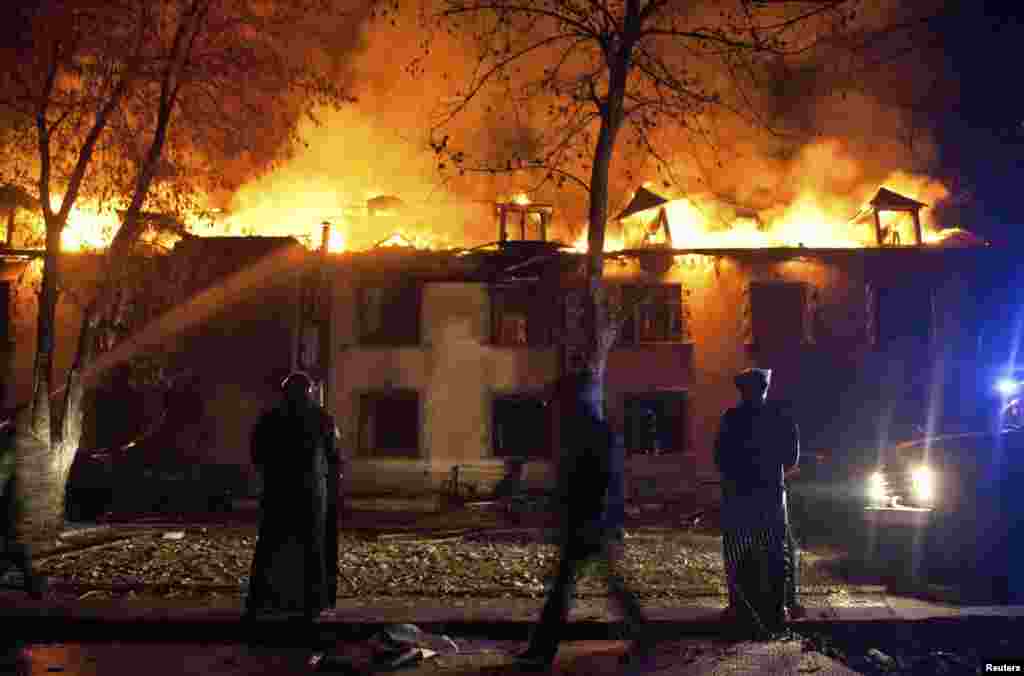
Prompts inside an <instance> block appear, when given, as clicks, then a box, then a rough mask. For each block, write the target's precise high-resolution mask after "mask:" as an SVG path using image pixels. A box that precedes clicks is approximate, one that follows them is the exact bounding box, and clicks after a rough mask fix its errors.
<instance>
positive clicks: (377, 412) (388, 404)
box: [359, 390, 420, 458]
mask: <svg viewBox="0 0 1024 676" xmlns="http://www.w3.org/2000/svg"><path fill="white" fill-rule="evenodd" d="M359 413H360V421H359V449H360V451H361V452H362V454H363V455H369V456H377V457H394V458H418V457H419V455H420V398H419V394H418V393H416V392H414V391H411V390H397V391H392V392H372V393H368V394H364V395H362V397H361V398H360V402H359Z"/></svg>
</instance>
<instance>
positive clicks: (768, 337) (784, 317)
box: [750, 282, 807, 348]
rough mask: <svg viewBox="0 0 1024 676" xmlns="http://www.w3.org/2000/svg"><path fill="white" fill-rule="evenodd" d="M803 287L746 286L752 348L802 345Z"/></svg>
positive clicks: (785, 284)
mask: <svg viewBox="0 0 1024 676" xmlns="http://www.w3.org/2000/svg"><path fill="white" fill-rule="evenodd" d="M806 312H807V287H806V286H805V285H804V284H803V283H801V282H754V283H752V284H751V285H750V322H751V334H752V338H753V340H754V345H755V346H756V347H767V348H772V347H792V346H794V345H800V344H801V343H803V342H804V320H805V314H806Z"/></svg>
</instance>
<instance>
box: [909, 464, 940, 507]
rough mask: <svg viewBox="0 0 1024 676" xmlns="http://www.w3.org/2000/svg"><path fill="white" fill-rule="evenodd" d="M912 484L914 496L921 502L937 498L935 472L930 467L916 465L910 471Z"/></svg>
mask: <svg viewBox="0 0 1024 676" xmlns="http://www.w3.org/2000/svg"><path fill="white" fill-rule="evenodd" d="M910 484H911V488H912V489H913V491H914V497H915V498H917V499H918V500H920V501H921V502H931V501H932V500H933V499H934V498H935V472H933V471H932V470H931V468H930V467H928V466H926V465H920V466H918V467H915V468H914V469H913V470H912V471H911V473H910Z"/></svg>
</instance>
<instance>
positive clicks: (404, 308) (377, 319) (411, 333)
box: [359, 282, 420, 345]
mask: <svg viewBox="0 0 1024 676" xmlns="http://www.w3.org/2000/svg"><path fill="white" fill-rule="evenodd" d="M359 309H360V320H361V322H360V323H361V325H360V341H361V342H362V343H365V344H370V345H416V344H418V343H419V342H420V286H419V285H418V284H415V283H409V282H405V283H396V284H393V285H386V284H381V285H379V286H377V285H375V286H365V287H363V288H362V289H360V292H359Z"/></svg>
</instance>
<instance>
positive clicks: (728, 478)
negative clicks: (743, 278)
mask: <svg viewBox="0 0 1024 676" xmlns="http://www.w3.org/2000/svg"><path fill="white" fill-rule="evenodd" d="M771 373H772V372H771V370H769V369H748V370H746V371H743V372H742V373H740V374H739V375H738V376H736V378H735V383H736V387H737V389H738V390H739V393H740V398H741V401H740V404H739V406H736V407H734V408H730V409H729V410H727V411H726V412H725V414H724V415H723V416H722V420H721V424H720V426H719V430H718V436H717V438H716V440H715V447H714V457H715V464H716V465H717V467H718V471H719V472H720V473H721V475H722V546H723V558H724V559H725V569H726V581H727V584H728V589H729V608H728V609H727V611H726V617H728V618H730V619H736V620H738V621H739V622H740V624H741V627H743V628H744V629H745V630H746V629H749V630H752V631H753V632H754V633H755V634H757V635H760V636H765V635H770V634H772V633H775V632H777V631H779V630H780V629H781V628H782V626H783V625H784V624H785V621H786V609H785V606H786V601H787V598H786V597H787V583H788V581H789V580H790V579H793V580H794V581H795V576H794V577H793V578H791V577H790V568H791V566H790V565H788V564H787V558H788V555H787V550H789V549H791V547H788V546H787V542H788V540H789V537H790V533H789V529H788V518H787V517H788V515H787V509H786V491H785V483H784V481H785V479H784V474H785V472H786V471H788V470H790V469H792V468H793V467H795V466H796V464H797V462H798V460H799V457H800V433H799V429H798V428H797V426H796V423H794V422H793V420H792V419H791V418H790V417H789V416H788V415H786V414H785V413H784V412H783V411H782V409H781V408H780V407H779V406H777V405H775V404H773V403H770V402H767V401H766V397H767V394H768V388H769V386H770V383H771ZM794 592H795V589H794ZM794 596H795V593H794ZM794 600H795V599H794Z"/></svg>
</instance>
